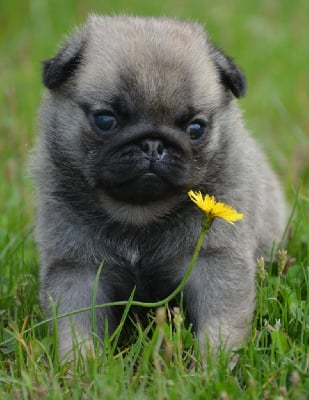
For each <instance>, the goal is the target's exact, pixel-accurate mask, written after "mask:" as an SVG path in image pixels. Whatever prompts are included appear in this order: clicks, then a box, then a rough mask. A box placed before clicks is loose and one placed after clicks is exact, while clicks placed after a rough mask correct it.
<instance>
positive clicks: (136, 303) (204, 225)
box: [0, 215, 213, 347]
mask: <svg viewBox="0 0 309 400" xmlns="http://www.w3.org/2000/svg"><path fill="white" fill-rule="evenodd" d="M212 221H213V218H212V217H207V215H205V216H204V218H203V220H202V230H201V233H200V235H199V238H198V241H197V244H196V247H195V250H194V253H193V256H192V259H191V261H190V265H189V267H188V269H187V271H186V272H185V274H184V276H183V278H182V280H181V282H180V284H179V285H178V286H177V288H176V289H175V290H174V291H173V292H172V293H171V294H170V295H169V296H167V297H165V299H163V300H160V301H156V302H152V303H148V302H147V303H144V302H142V301H137V300H129V301H128V300H121V301H115V302H112V303H104V304H98V305H92V306H90V307H85V308H80V309H78V310H74V311H71V312H69V313H66V314H61V315H57V317H56V318H57V320H58V319H62V318H67V317H71V316H73V315H76V314H79V313H82V312H86V311H92V312H93V310H94V309H96V310H97V309H101V308H105V307H114V306H125V305H127V304H128V302H129V303H130V306H138V307H146V308H157V307H161V306H164V305H166V304H167V303H168V302H170V301H171V300H172V299H174V298H175V297H176V296H177V295H178V294H179V293H180V292H181V291H182V289H183V288H184V286H185V284H186V283H187V281H188V279H189V277H190V274H191V272H192V270H193V268H194V265H195V263H196V260H197V258H198V255H199V252H200V250H201V247H202V244H203V241H204V239H205V236H206V233H207V232H208V230H209V228H210V227H211V224H212ZM54 320H55V317H52V318H48V319H45V320H44V321H41V322H38V323H37V324H35V325H33V327H31V328H29V329H26V330H25V331H24V332H23V333H21V336H23V335H24V334H25V333H29V332H30V331H31V330H33V329H36V328H39V327H40V326H42V325H44V324H47V323H50V322H52V321H54ZM14 339H15V337H13V338H10V339H7V340H5V341H3V342H2V343H0V347H4V346H5V345H7V344H8V343H10V342H11V341H13V340H14Z"/></svg>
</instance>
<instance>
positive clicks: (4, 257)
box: [0, 0, 309, 400]
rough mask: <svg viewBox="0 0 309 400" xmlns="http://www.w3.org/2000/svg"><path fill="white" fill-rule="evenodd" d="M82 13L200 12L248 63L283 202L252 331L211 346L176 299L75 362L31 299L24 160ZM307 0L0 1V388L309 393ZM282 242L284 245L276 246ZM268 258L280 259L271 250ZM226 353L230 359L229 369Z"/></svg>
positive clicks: (33, 264) (34, 270)
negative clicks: (285, 231)
mask: <svg viewBox="0 0 309 400" xmlns="http://www.w3.org/2000/svg"><path fill="white" fill-rule="evenodd" d="M90 11H94V12H97V13H115V12H126V13H136V14H142V15H170V16H177V17H180V18H187V19H196V20H198V21H200V22H201V23H202V24H205V26H206V27H207V29H208V31H209V33H210V35H211V37H212V38H213V40H214V41H215V42H216V43H218V44H219V45H220V46H221V47H222V48H223V49H225V51H226V52H227V53H228V54H230V55H232V56H233V57H234V58H235V60H236V62H237V63H238V64H239V65H240V66H241V67H242V69H243V70H244V71H245V73H246V76H247V79H248V94H247V96H246V97H245V98H244V99H242V100H240V105H241V107H242V109H243V110H244V119H245V121H246V125H247V126H248V128H249V130H250V131H251V132H252V134H253V136H254V137H256V138H257V140H258V141H259V143H260V144H261V146H262V147H263V148H264V150H265V152H266V154H267V155H268V157H269V159H270V161H271V163H272V165H273V167H274V169H275V170H276V172H277V173H278V175H279V176H280V179H281V181H282V185H283V187H284V189H285V193H286V196H287V199H288V201H289V203H290V205H291V210H292V211H291V224H290V229H289V242H288V244H287V248H286V250H287V254H286V253H285V252H283V251H282V252H281V254H280V255H279V257H274V262H273V263H272V265H271V267H270V269H269V270H268V271H267V272H266V273H264V272H263V271H261V270H260V272H259V273H258V275H257V279H256V284H257V289H258V291H257V310H256V314H255V320H254V324H253V327H252V330H251V333H250V337H249V340H248V343H247V344H246V345H244V346H243V347H242V348H241V349H239V350H238V351H237V352H236V353H235V354H234V355H231V354H227V353H226V352H224V349H222V350H220V351H219V354H218V355H216V356H214V355H213V354H212V353H211V351H209V354H208V353H207V362H206V366H205V365H202V363H201V358H200V356H199V352H198V351H197V350H196V351H195V352H194V349H195V347H196V343H195V338H194V335H193V334H192V333H191V331H190V328H189V327H187V326H186V324H185V321H184V320H183V315H182V314H181V312H180V313H179V312H178V310H174V312H173V313H171V314H168V316H167V319H164V318H163V320H162V318H158V316H157V318H152V317H151V318H150V322H149V326H147V327H146V328H145V329H141V328H140V327H139V326H137V327H136V329H135V331H136V332H135V334H134V339H132V342H130V343H129V344H128V345H127V346H125V347H123V348H121V349H118V347H117V334H115V335H114V336H113V337H111V338H109V337H105V338H104V339H103V341H104V350H103V354H101V355H99V356H98V355H97V356H96V357H92V358H91V357H90V358H89V359H86V360H83V359H81V358H79V359H78V362H76V364H74V365H73V366H69V365H68V364H61V363H60V362H59V360H57V356H56V353H55V351H54V347H55V346H54V344H55V341H54V338H53V336H51V335H50V334H49V332H48V329H47V326H46V324H41V322H42V321H43V320H44V316H43V315H42V312H41V309H40V306H39V300H38V287H39V284H38V256H37V252H36V249H35V245H34V241H33V221H34V216H35V199H34V195H33V188H32V185H31V181H30V179H29V178H28V173H27V159H28V156H29V152H30V150H31V147H32V145H33V143H34V141H35V136H36V109H37V107H38V105H39V103H40V96H41V93H42V89H43V87H42V84H41V64H40V62H41V61H42V60H44V59H47V58H50V57H51V56H52V55H53V54H55V52H56V51H57V49H58V48H59V43H61V41H62V40H63V38H64V36H65V35H66V34H68V33H70V32H71V31H72V30H73V28H74V27H75V26H76V25H79V24H81V23H82V22H83V21H84V20H85V18H86V16H87V14H88V13H89V12H90ZM308 15H309V2H308V1H307V0H295V1H293V2H291V1H287V0H281V1H280V0H257V1H245V0H234V1H230V2H228V1H223V0H217V1H211V0H203V1H202V0H169V1H162V0H159V1H156V2H146V1H142V0H131V1H130V2H128V1H123V0H113V1H112V0H105V1H102V0H88V1H87V2H86V1H82V0H76V1H74V0H66V1H60V0H59V1H58V0H49V1H47V0H25V1H19V0H11V1H10V2H5V1H2V2H1V4H0V26H1V29H0V71H1V80H0V104H1V110H2V112H1V120H0V170H1V179H0V271H1V274H0V398H1V399H11V398H12V399H37V398H46V399H53V400H54V399H71V398H72V399H79V398H87V399H88V398H89V399H102V398H104V399H118V400H119V399H284V398H289V399H293V400H294V399H306V398H308V397H309V381H308V372H309V354H308V343H309V340H308V339H309V301H308V292H309V119H308V116H307V115H308V108H309V90H308V82H309V69H308V61H309V41H308V38H309V24H308ZM282 250H283V249H282ZM275 259H276V260H275ZM231 357H233V360H234V364H235V366H234V368H233V369H231V368H230V361H231Z"/></svg>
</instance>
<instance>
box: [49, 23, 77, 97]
mask: <svg viewBox="0 0 309 400" xmlns="http://www.w3.org/2000/svg"><path fill="white" fill-rule="evenodd" d="M84 45H85V42H84V38H83V35H82V32H80V31H78V32H77V33H76V34H75V35H74V36H73V37H72V38H71V39H70V41H69V42H68V44H67V45H66V46H64V47H63V48H62V49H61V50H60V51H59V52H58V54H57V55H56V56H55V57H54V58H51V59H50V60H46V61H43V83H44V85H45V86H46V87H47V88H48V89H56V88H58V87H59V86H60V85H61V84H62V83H64V82H65V81H66V80H67V79H68V78H69V77H70V76H71V75H72V74H73V72H74V71H75V70H76V68H77V67H78V65H79V64H80V63H81V61H82V52H83V47H84Z"/></svg>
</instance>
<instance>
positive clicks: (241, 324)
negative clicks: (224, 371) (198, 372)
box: [184, 253, 255, 351]
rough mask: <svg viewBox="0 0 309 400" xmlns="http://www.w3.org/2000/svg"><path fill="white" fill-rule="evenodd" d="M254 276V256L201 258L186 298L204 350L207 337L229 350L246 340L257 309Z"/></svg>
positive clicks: (187, 286) (189, 284) (219, 255)
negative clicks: (242, 257)
mask: <svg viewBox="0 0 309 400" xmlns="http://www.w3.org/2000/svg"><path fill="white" fill-rule="evenodd" d="M254 277H255V263H254V261H253V257H247V258H244V259H239V258H238V257H236V256H233V255H232V254H228V255H227V254H221V253H219V254H216V253H215V254H212V255H209V256H207V257H202V258H200V259H199V260H198V261H197V263H196V265H195V268H194V270H193V272H192V275H191V277H190V279H189V281H188V284H187V285H186V287H185V290H184V299H185V304H186V306H187V308H188V313H189V318H190V320H191V321H192V323H193V325H194V327H195V330H196V332H197V336H198V339H199V342H200V347H201V350H202V351H203V349H204V342H205V337H208V339H209V341H210V344H211V345H213V346H214V347H217V346H218V345H219V344H223V345H224V346H226V348H228V349H232V348H236V347H237V346H239V344H240V343H241V342H242V341H243V340H245V339H246V337H247V335H248V331H249V329H250V326H251V322H252V316H253V312H254V308H255V283H254Z"/></svg>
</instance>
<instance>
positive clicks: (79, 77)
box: [32, 15, 286, 357]
mask: <svg viewBox="0 0 309 400" xmlns="http://www.w3.org/2000/svg"><path fill="white" fill-rule="evenodd" d="M43 81H44V84H45V86H46V88H47V91H46V93H45V95H44V98H43V101H42V105H41V108H40V111H39V130H40V135H39V138H38V142H37V145H36V149H35V151H34V155H33V160H32V165H33V167H32V170H33V176H34V179H35V184H36V190H37V222H36V241H37V245H38V249H39V253H40V260H41V299H42V304H43V306H44V307H45V309H46V311H47V313H48V314H50V313H51V309H50V305H51V303H54V306H55V307H57V310H58V313H59V314H64V313H68V312H70V311H73V310H78V309H81V308H84V307H89V306H91V304H92V296H93V288H94V282H95V278H96V274H97V271H98V268H99V266H100V264H101V263H102V262H104V266H103V269H102V272H101V275H100V277H99V283H98V287H97V290H96V302H97V304H101V303H106V302H112V301H117V300H126V299H128V297H129V296H130V294H131V292H132V290H133V289H134V288H135V299H136V300H141V301H145V302H147V301H156V300H160V299H163V298H164V297H165V296H167V295H169V294H170V293H171V292H172V291H173V290H174V289H175V288H176V287H177V285H178V284H179V282H180V281H181V279H182V277H183V275H184V272H185V271H186V269H187V267H188V265H189V261H190V259H191V257H192V254H193V251H194V248H195V245H196V241H197V238H198V236H199V233H200V228H201V218H202V214H201V212H200V210H198V209H197V207H196V206H195V205H194V204H193V203H192V202H191V201H190V199H189V198H188V194H187V193H188V190H190V189H193V190H200V191H201V192H202V193H204V194H206V193H207V194H210V195H214V196H215V197H216V199H217V200H218V201H223V202H225V203H227V204H231V205H232V206H233V207H234V208H236V209H237V210H238V211H239V212H241V213H243V214H244V219H243V220H242V221H240V222H237V224H235V225H231V224H228V223H226V222H225V221H223V220H219V219H216V220H215V221H214V223H213V225H212V227H211V229H210V231H209V232H208V234H207V237H206V240H205V242H204V244H203V248H202V250H201V252H200V255H199V259H198V261H197V263H196V265H195V268H194V270H193V272H192V274H191V276H190V278H189V281H188V283H187V284H186V286H185V288H184V290H183V299H184V305H185V308H186V310H187V316H188V317H187V318H188V320H189V321H190V322H191V323H192V324H193V327H194V330H195V332H196V334H197V337H198V339H199V341H200V344H201V346H203V343H204V338H205V337H206V336H207V337H208V338H209V340H210V342H211V343H212V345H213V346H217V345H218V344H219V343H220V342H222V343H224V344H225V345H226V346H227V347H228V348H234V347H237V346H238V345H239V344H240V343H241V342H242V341H243V340H244V339H245V338H246V336H247V334H248V330H249V329H250V323H251V321H252V315H253V311H254V307H255V284H254V278H255V271H256V258H257V257H260V256H262V255H263V256H266V255H267V254H268V253H269V251H270V249H271V248H272V246H273V243H274V240H276V241H278V240H279V239H280V237H281V235H282V232H283V230H284V226H285V223H286V207H285V201H284V198H283V195H282V192H281V190H280V187H279V184H278V181H277V179H276V177H275V176H274V174H273V172H272V171H271V169H270V168H269V166H268V163H267V161H266V160H265V157H264V155H263V154H262V152H261V150H260V149H259V147H258V146H257V144H256V143H255V141H254V140H253V139H252V138H251V137H250V135H249V134H248V132H247V131H246V129H245V128H244V126H243V122H242V117H241V112H240V110H239V108H238V105H237V104H236V99H235V98H239V97H241V96H243V95H244V94H245V91H246V83H245V77H244V75H243V73H242V72H241V70H240V69H239V68H238V67H237V66H236V65H235V64H234V63H233V61H232V60H231V58H229V57H227V56H225V55H224V54H223V52H222V51H221V50H219V49H218V48H216V47H215V46H214V45H213V44H212V43H211V41H210V39H209V37H208V36H207V34H206V33H205V32H204V30H203V28H202V27H201V26H200V25H199V24H196V23H191V22H184V21H178V20H175V19H170V18H139V17H128V16H113V17H110V16H107V17H103V16H96V15H92V16H90V17H89V19H88V21H87V23H86V25H85V26H84V27H83V28H82V29H80V30H77V31H76V32H75V33H74V34H73V35H72V37H71V38H70V39H69V40H68V42H67V44H66V45H65V46H64V47H63V48H62V49H61V50H60V51H59V53H58V54H57V55H56V56H55V57H54V58H52V59H50V60H48V61H46V62H45V63H44V71H43ZM120 316H121V310H120V309H119V308H118V307H109V308H102V309H99V310H98V311H97V314H96V323H97V329H98V334H99V335H101V336H102V335H103V334H104V330H105V326H108V329H109V331H110V332H112V331H113V330H114V329H115V328H116V327H117V324H118V322H119V318H120ZM106 321H108V324H106ZM72 329H74V332H75V333H72ZM75 334H76V336H77V339H78V341H85V340H86V341H91V335H92V332H91V313H90V312H83V313H79V314H77V315H74V317H72V318H71V319H69V318H66V319H60V320H59V322H58V335H59V348H60V354H61V356H62V357H64V356H65V355H66V354H67V353H68V352H69V351H70V349H72V346H73V337H74V335H75Z"/></svg>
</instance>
